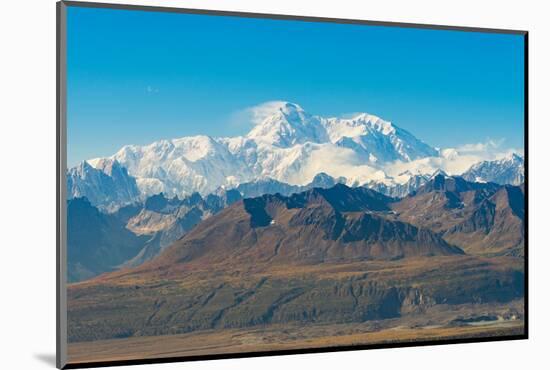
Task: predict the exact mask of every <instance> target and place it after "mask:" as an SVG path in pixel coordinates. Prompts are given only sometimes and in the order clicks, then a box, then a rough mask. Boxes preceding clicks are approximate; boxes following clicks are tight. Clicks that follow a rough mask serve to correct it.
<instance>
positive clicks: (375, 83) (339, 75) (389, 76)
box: [67, 7, 524, 165]
mask: <svg viewBox="0 0 550 370" xmlns="http://www.w3.org/2000/svg"><path fill="white" fill-rule="evenodd" d="M67 42H68V49H67V61H68V67H67V68H68V98H67V99H68V163H69V165H74V164H76V163H77V162H79V161H81V160H83V159H88V158H93V157H97V156H108V155H111V154H114V152H116V151H117V150H118V149H119V148H120V147H121V146H123V145H125V144H147V143H150V142H152V141H155V140H158V139H162V138H174V137H182V136H188V135H196V134H207V135H212V136H234V135H242V134H244V133H246V132H247V131H248V130H249V127H248V126H247V125H246V124H238V123H236V122H235V121H236V117H240V116H241V115H239V114H238V113H239V112H241V111H242V110H244V109H246V108H247V107H251V106H254V105H257V104H260V103H263V102H265V101H271V100H287V101H292V102H295V103H298V104H300V105H301V106H302V107H303V108H304V109H305V110H306V111H308V112H310V113H312V114H319V115H325V116H336V115H343V114H349V113H353V112H363V111H364V112H368V113H371V114H376V115H378V116H380V117H382V118H384V119H386V120H389V121H392V122H394V123H395V124H396V125H398V126H400V127H402V128H405V129H407V130H409V131H410V132H412V133H413V134H414V135H415V136H417V137H418V138H420V139H422V140H424V141H426V142H427V143H429V144H431V145H433V146H437V147H451V146H457V145H461V144H466V143H476V142H482V141H486V140H488V139H495V140H501V139H504V142H503V146H505V147H515V148H522V147H523V82H524V81H523V67H524V66H523V37H522V36H519V35H504V34H486V33H474V32H460V31H439V30H438V31H435V30H420V29H410V28H395V27H383V26H364V25H342V24H334V23H314V22H298V21H286V20H285V21H282V20H267V19H250V18H236V17H220V16H205V15H189V14H176V13H160V12H143V11H129V10H111V9H92V8H78V7H69V9H68V40H67Z"/></svg>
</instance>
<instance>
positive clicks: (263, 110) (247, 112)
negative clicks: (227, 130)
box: [229, 100, 286, 128]
mask: <svg viewBox="0 0 550 370" xmlns="http://www.w3.org/2000/svg"><path fill="white" fill-rule="evenodd" d="M284 104H286V101H282V100H271V101H267V102H264V103H261V104H258V105H255V106H251V107H246V108H244V109H241V110H238V111H236V112H233V113H232V114H231V116H230V117H229V124H230V125H232V126H234V127H241V128H252V127H254V126H256V125H257V124H259V123H261V122H262V121H263V120H265V119H266V118H267V117H269V116H270V115H273V114H274V113H276V112H277V111H278V110H279V109H280V108H281V107H282V106H283V105H284Z"/></svg>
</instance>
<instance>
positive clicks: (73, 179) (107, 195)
mask: <svg viewBox="0 0 550 370" xmlns="http://www.w3.org/2000/svg"><path fill="white" fill-rule="evenodd" d="M91 162H92V163H93V166H92V164H90V163H88V162H87V161H82V162H81V163H80V164H79V165H78V166H75V167H73V168H71V169H69V170H68V171H67V194H68V198H69V199H72V198H79V197H86V198H88V200H89V201H90V202H91V203H92V204H93V205H95V206H97V207H99V208H102V209H107V210H108V209H111V208H113V207H117V206H120V205H123V204H129V203H133V202H135V201H137V200H138V199H139V196H140V192H139V189H138V187H137V184H136V180H135V179H134V178H133V177H132V176H130V175H128V171H127V170H126V168H125V167H123V166H121V165H120V163H119V162H118V161H116V160H113V159H98V160H95V161H91Z"/></svg>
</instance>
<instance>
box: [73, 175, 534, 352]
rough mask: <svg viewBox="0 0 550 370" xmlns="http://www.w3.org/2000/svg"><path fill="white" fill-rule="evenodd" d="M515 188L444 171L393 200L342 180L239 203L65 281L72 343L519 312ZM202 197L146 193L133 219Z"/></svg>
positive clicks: (474, 318)
mask: <svg viewBox="0 0 550 370" xmlns="http://www.w3.org/2000/svg"><path fill="white" fill-rule="evenodd" d="M523 191H524V189H523V188H522V187H521V186H519V187H517V186H512V185H498V184H495V183H474V182H469V181H466V180H464V179H462V178H460V177H452V176H446V175H444V174H442V173H439V174H437V175H435V176H434V177H432V178H431V179H429V180H428V181H427V182H426V183H425V184H424V185H422V186H420V187H419V188H418V189H417V190H416V191H414V192H413V193H411V194H409V195H407V196H406V197H404V198H401V199H398V198H392V197H388V196H385V195H383V194H381V193H379V192H376V191H374V190H372V189H368V188H365V187H354V188H352V187H348V186H346V185H344V184H336V185H334V186H332V187H330V188H327V189H322V188H313V189H309V190H306V191H303V192H300V193H293V194H291V195H289V196H284V195H281V194H275V195H272V194H264V195H262V196H259V197H254V198H245V199H239V200H236V201H235V202H233V203H231V204H227V206H225V208H223V209H221V210H219V211H218V212H216V213H214V214H212V215H211V216H209V217H207V218H205V219H203V220H202V221H200V222H198V223H197V224H196V225H195V226H194V227H193V228H191V229H190V230H189V231H188V232H186V233H185V234H184V235H183V236H182V237H181V238H179V239H177V240H175V241H173V243H171V244H170V245H169V246H168V247H166V248H164V249H163V251H162V252H160V254H158V255H157V256H156V257H155V258H152V259H151V260H149V261H146V262H144V263H142V264H140V265H138V266H126V267H122V268H120V269H117V270H115V271H112V272H110V273H107V274H102V275H100V276H97V277H95V278H93V279H91V280H87V281H84V282H81V283H78V284H72V285H71V286H70V287H69V291H68V294H69V332H68V336H69V340H70V341H71V342H81V341H95V340H102V339H113V338H119V339H120V338H131V337H142V336H151V335H174V334H181V333H189V332H194V331H201V330H207V331H208V332H209V333H216V332H219V331H220V330H222V329H223V330H225V329H234V330H237V329H239V330H244V329H247V328H252V329H254V328H259V329H261V330H265V329H266V327H268V326H269V325H284V326H285V328H287V327H288V326H289V325H298V326H299V327H300V328H305V327H308V325H317V324H323V325H341V324H357V325H358V324H360V323H365V322H373V323H374V325H375V327H377V325H384V324H383V323H384V322H385V321H380V320H386V319H391V320H402V321H397V322H399V323H404V324H405V325H412V327H415V325H418V323H419V322H422V323H424V324H422V325H432V324H433V322H436V323H437V324H441V325H443V326H444V328H445V330H448V331H452V330H454V329H453V328H455V327H456V326H457V325H459V326H460V325H465V324H463V323H464V322H473V323H478V322H479V323H480V324H483V323H484V320H486V317H495V318H497V317H502V320H504V322H507V321H506V320H517V318H521V317H522V316H521V315H522V312H521V311H516V310H515V309H511V307H514V306H515V305H516V303H515V302H518V300H521V299H522V297H523V294H524V290H523V287H524V285H523V284H524V272H523V258H522V248H523V243H524V239H523V238H524V236H523V233H522V232H519V231H520V229H521V228H522V227H523V222H524V217H525V215H524V214H523V212H522V210H523V209H524V208H523V207H524V204H523V200H524V197H523ZM201 202H204V199H202V197H201V196H200V195H199V194H196V195H194V196H192V197H191V198H187V199H185V200H179V199H177V198H173V199H168V198H166V197H164V196H162V197H161V196H154V197H151V198H149V199H148V201H147V202H146V203H147V204H146V205H145V206H144V207H143V208H142V209H141V210H140V211H139V214H141V215H147V217H141V216H140V217H138V218H137V221H138V222H129V223H128V224H130V223H131V224H132V227H133V228H134V227H138V226H139V227H144V228H145V229H147V230H150V229H151V228H155V227H156V226H155V225H157V224H158V223H156V222H151V221H153V219H154V218H155V217H159V218H158V220H159V221H160V220H163V218H162V217H163V216H157V215H161V214H162V215H164V214H166V215H174V214H178V212H179V209H182V203H185V210H187V209H188V207H190V206H192V205H193V204H195V205H196V204H201ZM119 212H122V213H124V214H125V216H124V217H126V218H127V217H128V216H129V214H128V212H126V211H125V210H124V209H121V210H119ZM151 212H154V215H155V217H150V216H149V214H150V213H151ZM133 213H134V214H135V213H136V211H135V210H134V211H133ZM111 217H114V216H111ZM120 217H122V216H120ZM168 217H172V216H168ZM131 219H132V218H129V219H128V220H131ZM169 220H170V221H169V222H168V224H172V223H173V222H172V221H171V220H172V219H169ZM141 221H144V222H141ZM164 223H165V222H164V220H163V221H161V224H164ZM127 227H128V226H127ZM135 231H136V232H137V231H138V230H137V229H135ZM98 309H99V310H100V311H99V312H100V314H98ZM428 312H430V313H429V314H428ZM431 315H435V316H431ZM464 315H466V316H464ZM418 320H424V321H418ZM434 320H435V321H434ZM491 320H492V319H491ZM495 320H496V319H495ZM499 320H501V319H499ZM512 322H513V321H512ZM323 327H324V328H325V329H326V330H329V329H328V328H329V327H328V326H323ZM376 330H378V329H376Z"/></svg>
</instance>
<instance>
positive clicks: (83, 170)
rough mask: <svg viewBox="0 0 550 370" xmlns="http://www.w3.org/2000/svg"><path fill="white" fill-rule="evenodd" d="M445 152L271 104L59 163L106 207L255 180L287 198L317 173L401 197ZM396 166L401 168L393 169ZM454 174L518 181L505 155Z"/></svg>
mask: <svg viewBox="0 0 550 370" xmlns="http://www.w3.org/2000/svg"><path fill="white" fill-rule="evenodd" d="M445 155H447V154H446V153H444V152H442V151H441V150H440V149H437V148H433V147H431V146H429V145H428V144H426V143H424V142H422V141H421V140H419V139H417V138H416V137H415V136H413V135H412V134H411V133H409V132H408V131H406V130H404V129H402V128H400V127H398V126H396V125H395V124H393V123H391V122H388V121H385V120H383V119H381V118H379V117H377V116H374V115H370V114H367V113H358V114H354V115H353V116H351V117H349V118H324V117H320V116H314V115H310V114H309V113H307V112H306V111H305V110H304V109H302V108H301V107H300V106H299V105H297V104H293V103H288V102H278V103H277V104H273V106H272V107H271V110H270V112H269V114H267V115H266V117H264V118H263V119H262V120H261V121H260V122H258V123H257V124H256V125H255V126H254V127H253V128H252V129H251V130H250V132H249V133H248V134H246V135H245V136H239V137H226V138H214V137H210V136H193V137H183V138H179V139H171V140H160V141H157V142H154V143H152V144H149V145H145V146H137V145H127V146H124V147H123V148H121V149H120V150H119V151H118V152H117V153H115V154H114V155H113V156H111V157H108V158H96V159H90V160H87V161H84V162H82V163H80V164H79V165H78V166H76V167H73V168H71V169H69V170H68V173H67V178H68V180H67V181H68V194H69V198H72V197H82V196H85V197H87V198H88V199H89V200H90V202H91V203H92V204H94V205H96V206H98V207H100V208H101V209H108V210H115V209H116V208H117V207H120V206H122V205H127V204H131V203H134V202H137V201H142V200H143V199H145V198H146V197H147V196H150V195H154V194H159V193H163V194H165V195H167V196H169V197H173V196H175V195H178V196H179V197H185V196H188V195H190V194H192V193H194V192H198V193H200V194H201V195H203V196H206V195H208V194H210V193H215V192H216V191H218V190H219V189H233V188H237V189H242V190H243V192H242V194H241V195H243V196H244V197H247V196H256V195H261V194H263V192H262V191H260V190H259V189H261V188H262V187H263V188H266V189H267V188H271V189H273V191H276V192H281V193H282V194H287V195H288V194H291V193H292V192H299V191H301V190H304V189H305V187H307V185H308V184H310V183H312V182H315V181H316V176H317V175H320V174H322V175H324V177H325V178H326V179H330V180H329V181H331V182H332V183H337V182H338V183H346V184H347V185H349V186H367V187H371V188H373V189H375V190H378V191H380V192H382V193H384V194H387V195H391V196H399V197H402V196H405V195H407V194H409V193H410V192H411V191H413V190H415V189H416V188H418V187H419V186H421V185H422V184H423V183H425V181H426V180H427V179H428V178H429V177H430V176H431V175H432V174H433V172H434V171H435V170H437V169H439V167H437V166H436V165H427V164H426V161H427V160H430V159H433V158H435V159H438V160H439V161H441V160H442V159H441V158H444V156H445ZM417 162H418V163H420V164H421V165H419V167H418V168H416V167H415V164H416V163H417ZM403 164H409V165H410V166H409V167H410V168H409V169H406V170H404V171H401V172H396V171H395V170H394V168H396V167H399V166H402V165H403ZM434 166H435V167H434ZM464 170H467V167H466V168H464ZM459 174H460V173H458V174H457V175H459ZM463 176H464V177H465V178H466V179H468V180H471V181H485V182H487V181H493V182H497V183H501V184H504V183H509V184H513V185H519V184H520V183H521V182H522V180H523V159H522V157H520V156H518V155H514V156H513V157H512V158H511V159H510V160H509V159H506V158H504V159H499V160H494V161H484V162H481V163H479V164H475V165H474V166H473V167H472V168H470V169H469V170H467V171H466V172H465V173H464V175H463ZM252 188H257V189H258V190H252ZM249 190H250V192H249V193H248V191H249ZM270 192H272V191H270Z"/></svg>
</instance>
